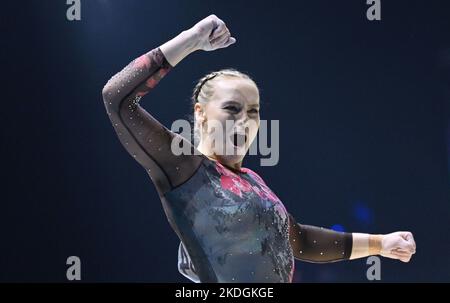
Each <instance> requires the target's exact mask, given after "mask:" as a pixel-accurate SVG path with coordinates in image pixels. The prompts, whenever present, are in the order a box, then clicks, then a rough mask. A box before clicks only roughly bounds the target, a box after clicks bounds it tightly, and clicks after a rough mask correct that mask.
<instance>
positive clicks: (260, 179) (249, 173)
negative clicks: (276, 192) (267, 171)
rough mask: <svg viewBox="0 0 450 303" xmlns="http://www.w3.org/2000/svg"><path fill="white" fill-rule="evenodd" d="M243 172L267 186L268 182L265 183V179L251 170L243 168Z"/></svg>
mask: <svg viewBox="0 0 450 303" xmlns="http://www.w3.org/2000/svg"><path fill="white" fill-rule="evenodd" d="M241 170H242V171H243V172H245V173H247V174H248V175H250V176H251V177H252V178H253V179H255V180H256V181H259V182H260V183H263V184H264V185H267V184H266V182H264V180H263V178H261V176H260V175H258V174H257V173H256V172H255V171H253V170H251V169H250V168H247V167H242V168H241Z"/></svg>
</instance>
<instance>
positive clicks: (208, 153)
mask: <svg viewBox="0 0 450 303" xmlns="http://www.w3.org/2000/svg"><path fill="white" fill-rule="evenodd" d="M197 150H198V151H199V152H201V153H202V154H203V155H205V156H206V157H208V158H209V159H210V160H213V161H217V162H219V163H220V164H222V165H224V166H226V167H227V168H229V169H231V170H234V171H238V172H240V171H241V167H242V161H239V162H237V163H233V164H230V163H228V162H227V161H226V159H224V158H223V157H221V156H218V155H216V154H215V153H214V152H213V151H211V149H209V148H207V147H206V146H205V144H204V143H203V141H200V143H199V144H198V146H197Z"/></svg>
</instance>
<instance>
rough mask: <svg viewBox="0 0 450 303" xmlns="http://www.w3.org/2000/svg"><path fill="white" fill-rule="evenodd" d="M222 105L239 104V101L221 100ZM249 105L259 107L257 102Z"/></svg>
mask: <svg viewBox="0 0 450 303" xmlns="http://www.w3.org/2000/svg"><path fill="white" fill-rule="evenodd" d="M222 105H223V106H226V105H238V106H241V103H239V102H237V101H233V100H230V101H225V102H223V103H222ZM249 107H259V104H258V103H253V104H249Z"/></svg>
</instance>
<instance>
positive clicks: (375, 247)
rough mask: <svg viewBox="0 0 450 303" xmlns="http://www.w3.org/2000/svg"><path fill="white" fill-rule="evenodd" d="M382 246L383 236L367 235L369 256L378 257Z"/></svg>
mask: <svg viewBox="0 0 450 303" xmlns="http://www.w3.org/2000/svg"><path fill="white" fill-rule="evenodd" d="M382 244H383V235H369V254H370V255H379V254H380V253H381V249H382V247H383V246H382Z"/></svg>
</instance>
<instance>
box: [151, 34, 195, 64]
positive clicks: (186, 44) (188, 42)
mask: <svg viewBox="0 0 450 303" xmlns="http://www.w3.org/2000/svg"><path fill="white" fill-rule="evenodd" d="M159 49H160V50H161V52H162V53H163V54H164V56H165V57H166V60H167V61H168V62H169V63H170V65H172V66H175V65H177V64H178V63H179V62H180V61H181V60H183V59H184V58H185V57H186V56H187V55H189V54H190V53H192V52H194V51H196V50H197V40H196V33H195V31H193V30H185V31H182V32H181V33H179V34H178V35H177V36H176V37H174V38H172V39H171V40H169V41H167V42H166V43H164V44H162V45H161V46H160V47H159Z"/></svg>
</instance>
